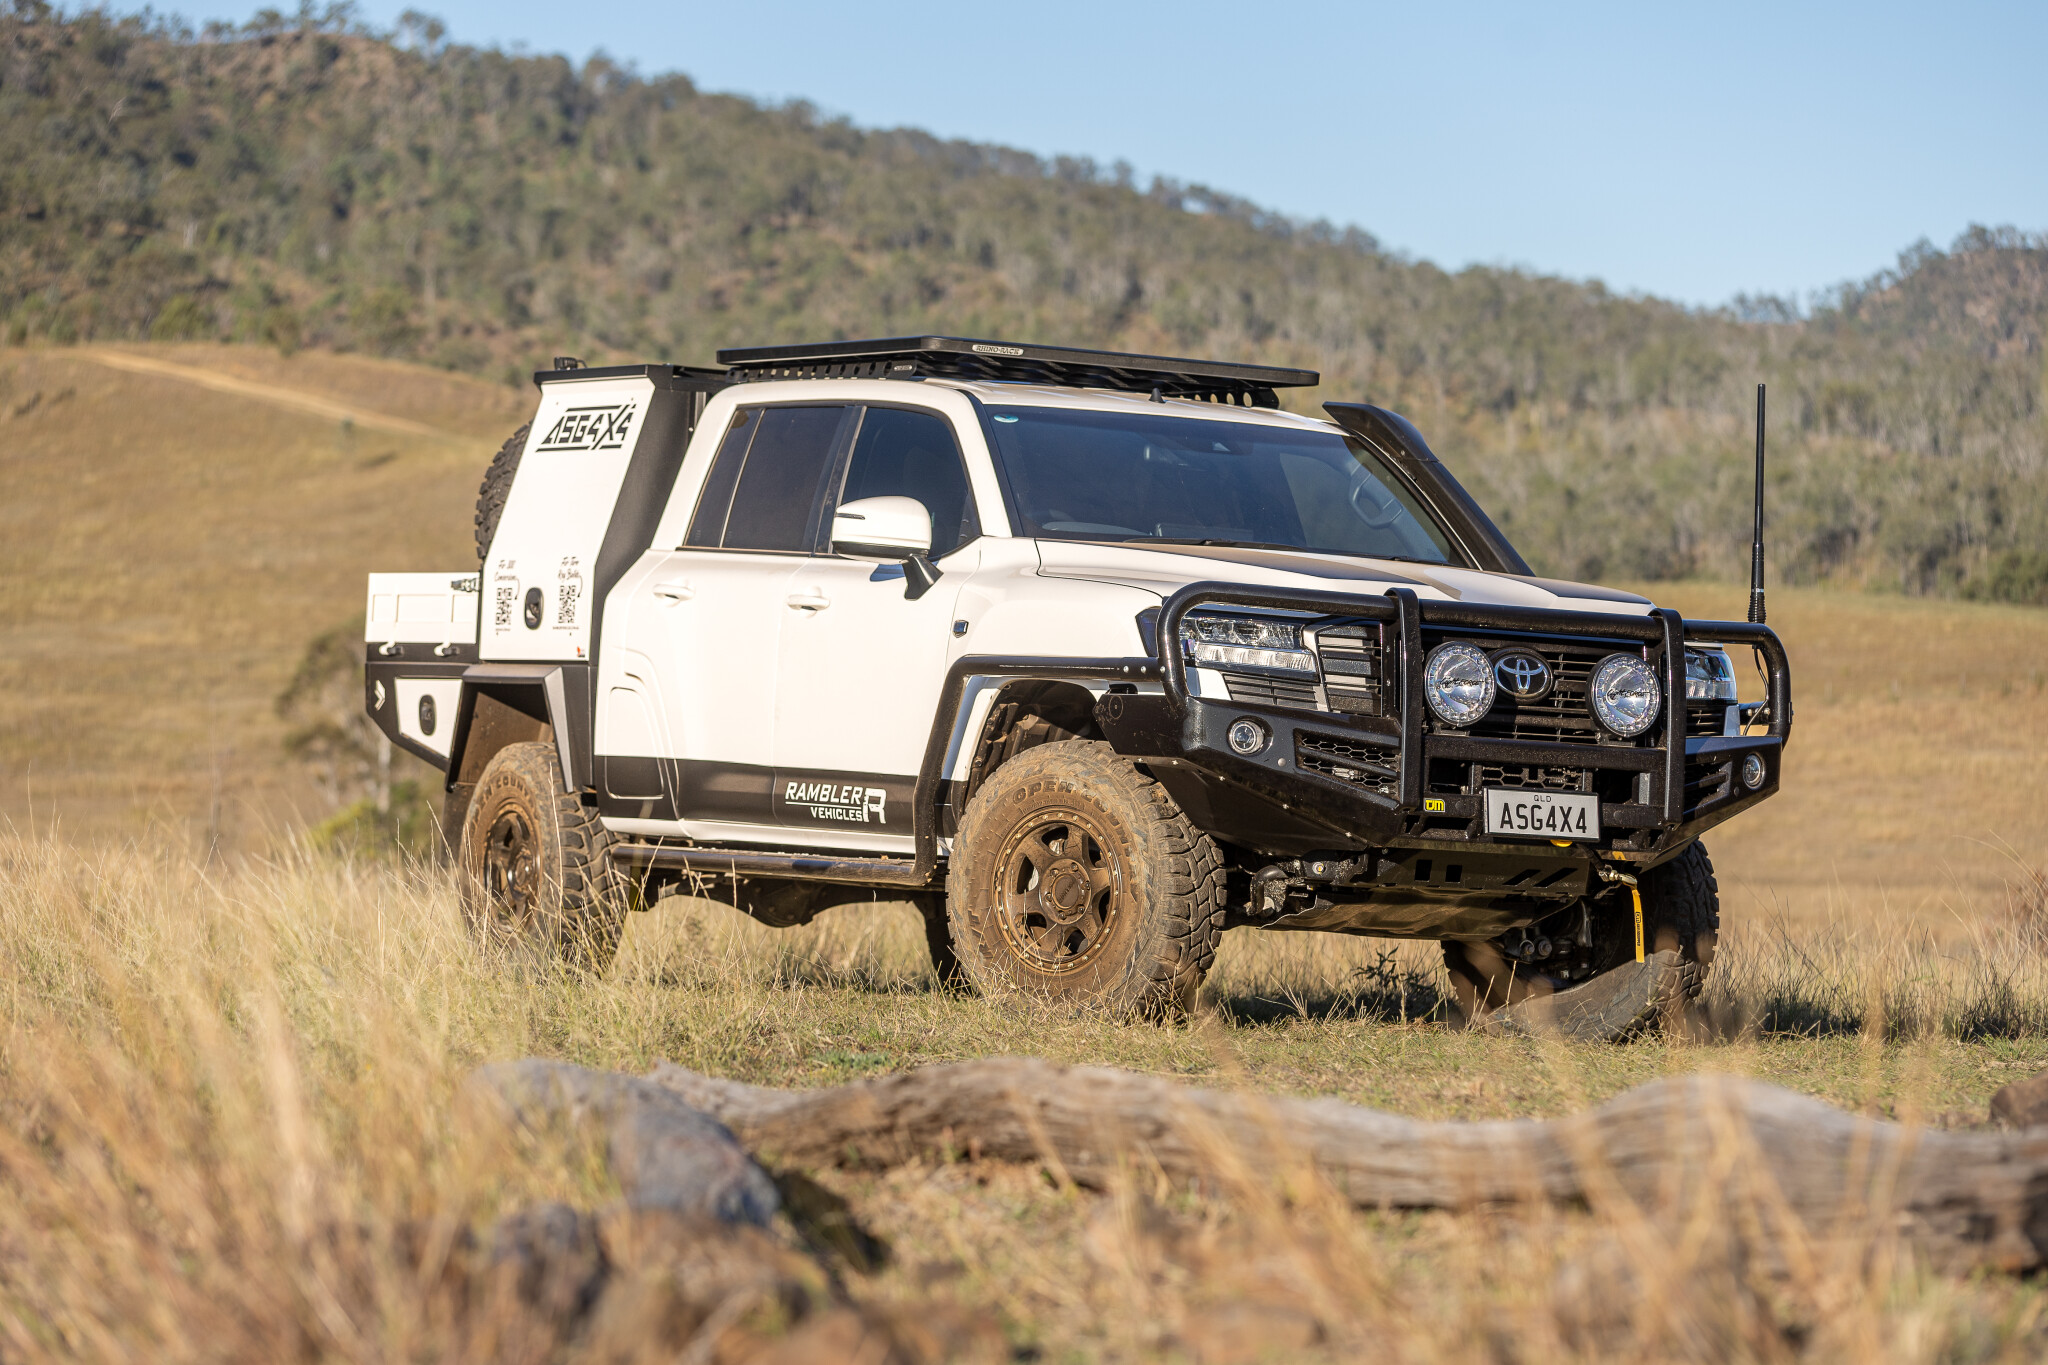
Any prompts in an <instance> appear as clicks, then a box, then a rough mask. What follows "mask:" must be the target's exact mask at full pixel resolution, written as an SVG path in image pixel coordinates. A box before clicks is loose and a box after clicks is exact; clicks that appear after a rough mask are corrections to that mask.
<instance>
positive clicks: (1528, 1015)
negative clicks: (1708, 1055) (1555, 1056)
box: [1479, 952, 1682, 1043]
mask: <svg viewBox="0 0 2048 1365" xmlns="http://www.w3.org/2000/svg"><path fill="white" fill-rule="evenodd" d="M1681 970H1682V969H1681V964H1680V962H1679V957H1678V954H1677V953H1675V952H1663V953H1652V954H1650V956H1649V957H1648V958H1646V959H1645V960H1643V961H1641V962H1628V963H1624V964H1622V965H1621V966H1619V967H1616V968H1614V969H1613V970H1612V971H1607V972H1602V973H1601V974H1600V975H1599V976H1596V977H1594V978H1593V979H1592V980H1591V981H1588V982H1586V983H1585V984H1584V985H1582V986H1574V987H1572V988H1571V989H1570V990H1565V991H1559V992H1557V993H1556V994H1555V995H1538V996H1531V997H1529V998H1528V999H1527V1000H1523V1001H1521V1002H1520V1003H1518V1004H1513V1005H1508V1006H1505V1007H1504V1008H1501V1009H1497V1010H1495V1011H1494V1012H1493V1013H1492V1014H1490V1015H1488V1016H1487V1017H1486V1018H1485V1019H1484V1020H1483V1021H1481V1023H1480V1024H1479V1028H1480V1029H1481V1030H1482V1031H1483V1032H1487V1033H1504V1034H1507V1035H1510V1036H1512V1037H1518V1038H1564V1039H1568V1040H1570V1041H1572V1042H1581V1043H1595V1042H1620V1041H1621V1040H1622V1039H1625V1038H1630V1037H1633V1036H1634V1035H1635V1034H1637V1033H1640V1032H1642V1031H1643V1030H1644V1029H1646V1028H1648V1027H1650V1026H1651V1025H1652V1024H1654V1023H1656V1022H1657V1020H1658V1018H1659V1016H1661V1015H1662V1014H1663V1012H1664V1010H1665V1007H1666V1005H1667V1003H1668V1002H1669V1001H1671V1000H1672V999H1674V998H1676V994H1677V991H1678V987H1679V984H1680V976H1681Z"/></svg>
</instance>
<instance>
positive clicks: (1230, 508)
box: [989, 407, 1455, 564]
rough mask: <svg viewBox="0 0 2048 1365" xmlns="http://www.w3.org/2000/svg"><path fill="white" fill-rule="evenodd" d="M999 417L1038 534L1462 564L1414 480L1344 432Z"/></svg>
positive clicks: (1004, 457) (1094, 417) (1178, 421)
mask: <svg viewBox="0 0 2048 1365" xmlns="http://www.w3.org/2000/svg"><path fill="white" fill-rule="evenodd" d="M989 415H990V419H991V420H990V429H991V430H992V431H993V432H994V433H995V443H996V452H997V458H998V459H999V460H1000V461H1001V463H1002V466H1003V472H1004V476H1005V479H1006V481H1007V483H1008V485H1009V488H1010V492H1011V495H1012V497H1013V498H1014V500H1015V502H1016V507H1015V508H1014V509H1013V510H1014V511H1015V512H1016V513H1018V514H1019V516H1018V520H1019V521H1020V522H1021V523H1022V532H1023V534H1025V535H1030V536H1041V537H1049V538H1052V539H1055V540H1106V541H1140V542H1142V541H1148V540H1149V541H1158V542H1162V543H1179V544H1202V543H1212V542H1213V543H1216V544H1231V545H1254V546H1270V547H1274V548H1286V549H1296V550H1315V551H1320V552H1323V553H1329V554H1346V555H1366V556H1371V557H1373V558H1379V559H1408V560H1417V561H1420V562H1422V563H1426V564H1449V563H1453V562H1455V558H1454V556H1453V554H1452V551H1451V548H1450V541H1449V539H1448V537H1446V536H1445V535H1444V533H1443V531H1442V529H1441V528H1440V527H1438V526H1437V525H1436V524H1435V522H1434V521H1432V520H1431V518H1430V516H1429V513H1428V511H1427V510H1426V509H1425V508H1424V507H1423V506H1422V505H1421V504H1420V503H1419V502H1417V501H1416V499H1415V497H1414V495H1413V494H1411V493H1410V492H1409V490H1408V488H1407V485H1405V484H1404V483H1402V482H1401V480H1400V479H1399V478H1397V477H1396V476H1395V475H1394V473H1393V472H1392V471H1391V470H1389V469H1388V468H1387V467H1386V466H1385V465H1384V464H1383V463H1382V462H1381V461H1380V458H1379V457H1378V456H1377V455H1375V454H1374V453H1373V452H1372V451H1370V450H1368V449H1367V448H1366V447H1364V446H1363V445H1361V444H1359V443H1357V442H1355V441H1352V440H1349V439H1347V438H1346V437H1344V436H1341V435H1339V434H1338V433H1336V432H1334V431H1310V430H1300V429H1294V428H1288V427H1280V426H1266V425H1263V424H1259V423H1252V422H1228V421H1211V420H1209V419H1207V418H1200V417H1175V416H1170V415H1167V414H1163V413H1162V414H1160V415H1159V416H1156V417H1155V416H1152V415H1151V414H1149V413H1121V412H1086V411H1074V410H1071V409H1061V408H1041V407H991V408H990V409H989Z"/></svg>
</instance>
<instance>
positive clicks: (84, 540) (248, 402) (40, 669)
mask: <svg viewBox="0 0 2048 1365" xmlns="http://www.w3.org/2000/svg"><path fill="white" fill-rule="evenodd" d="M125 354H146V356H147V358H149V359H151V360H154V361H156V362H158V363H160V364H161V363H167V364H169V365H170V366H172V367H176V368H180V369H184V370H187V371H189V372H190V373H192V374H194V375H196V376H199V377H202V378H204V377H207V376H214V377H219V378H226V379H234V380H240V381H242V382H243V383H245V384H250V385H252V386H253V387H254V392H251V391H244V392H239V393H223V392H220V391H218V390H216V389H212V388H207V387H203V386H202V385H201V384H200V383H197V382H194V380H193V379H192V378H187V377H174V375H172V374H146V373H145V374H137V373H133V372H131V371H128V370H123V369H116V368H113V367H112V366H110V365H108V364H106V363H103V362H102V361H101V360H100V359H98V358H96V353H95V352H93V351H90V350H83V349H76V350H61V351H49V350H44V351H27V352H25V351H19V350H16V351H7V352H4V353H0V487H4V488H5V489H6V496H5V497H0V584H4V588H5V590H4V593H0V638H4V639H5V640H6V642H7V648H6V649H5V650H4V651H0V690H4V693H5V695H6V696H7V699H8V708H7V724H5V725H4V726H0V772H4V774H5V777H4V786H0V811H4V812H5V814H6V816H7V817H8V818H10V819H12V820H14V821H16V822H17V823H18V824H24V825H25V824H26V822H27V820H28V817H29V815H30V812H31V810H33V812H34V814H35V819H36V823H37V825H38V826H39V827H42V828H48V827H49V825H50V822H52V821H53V820H54V821H56V822H57V823H58V824H59V825H60V826H61V827H62V828H64V829H66V830H69V831H70V832H72V833H75V834H78V835H80V836H88V835H103V834H115V833H130V834H132V833H136V832H139V830H140V829H141V827H142V826H143V825H145V824H146V823H148V822H149V821H151V820H158V821H162V822H164V823H167V824H168V825H170V826H171V828H172V829H174V830H176V831H177V832H178V833H179V834H180V835H181V837H185V838H188V839H190V840H191V841H192V842H193V843H194V844H195V845H196V846H197V847H200V848H202V849H203V848H205V847H208V846H210V845H212V844H213V843H214V842H215V841H216V840H224V841H225V843H226V845H227V846H228V847H229V848H242V849H247V848H252V847H256V846H260V845H261V844H262V843H263V842H264V839H265V836H266V834H267V833H270V832H281V831H283V830H284V829H287V828H291V827H293V826H295V825H296V824H298V823H299V821H300V819H301V818H303V817H312V816H316V815H323V814H325V813H326V810H325V809H324V808H323V798H322V795H321V793H319V792H317V791H316V790H314V788H313V787H312V785H311V782H310V774H308V773H304V772H301V771H298V770H297V769H296V768H294V767H293V766H292V765H289V764H287V763H286V761H285V757H284V752H283V747H282V741H283V737H284V733H285V726H284V723H283V721H282V720H281V719H280V718H279V717H278V716H277V715H276V714H275V712H274V710H273V706H272V703H273V699H274V698H275V697H276V696H277V694H278V693H279V691H280V690H281V689H282V688H283V687H284V686H285V684H286V682H287V681H288V680H289V679H290V677H291V675H292V669H293V667H294V665H295V664H296V663H297V662H298V660H299V658H300V656H301V654H302V653H303V652H304V650H305V648H306V646H307V644H308V642H309V641H310V640H311V639H312V638H313V637H314V636H316V635H318V634H320V633H321V632H323V631H326V630H329V629H331V628H333V627H336V626H339V625H342V624H344V623H346V622H347V621H348V620H349V618H350V617H351V615H352V614H355V613H360V612H361V610H362V596H363V586H362V582H363V575H364V574H365V573H367V572H368V571H369V570H370V569H372V568H377V567H385V568H389V567H401V568H405V567H418V568H432V567H437V566H443V565H446V566H452V567H456V568H461V567H464V566H467V565H472V564H474V563H475V561H476V550H475V546H474V543H473V541H472V540H471V538H470V508H471V504H472V503H473V502H474V500H475V497H476V481H477V475H478V471H479V470H480V469H481V468H482V465H483V463H484V461H485V460H487V459H488V458H489V455H490V452H491V450H493V449H495V447H496V445H497V443H498V442H499V441H502V440H503V439H504V436H505V434H506V433H507V432H509V430H510V429H511V428H512V427H514V426H516V425H517V424H518V423H519V422H520V421H521V420H523V417H524V414H523V412H522V410H521V409H522V405H523V403H524V399H523V397H522V396H521V395H519V394H517V393H515V392H513V391H512V390H510V389H507V388H505V387H503V386H501V385H496V384H486V383H483V382H480V381H478V380H474V379H469V378H466V377H463V376H459V375H451V374H445V373H441V372H437V371H433V370H426V369H422V368H419V367H416V366H410V365H403V364H399V363H397V362H394V361H385V360H371V359H365V358H361V357H337V356H326V355H317V354H312V353H302V354H300V355H297V356H294V357H293V358H291V359H289V360H286V359H282V358H280V357H279V356H278V355H277V354H276V353H275V352H274V351H266V350H260V349H256V348H227V347H220V346H203V347H199V346H192V347H177V346H153V347H146V348H131V349H130V351H128V352H126V353H125ZM115 358H116V359H119V358H121V357H120V356H116V357H115ZM265 388H272V389H277V390H280V391H281V392H279V393H278V394H277V396H276V397H275V398H265V397H261V396H255V392H260V391H261V390H262V389H265ZM300 396H304V397H306V398H311V399H313V400H316V401H320V400H324V401H326V402H329V403H332V404H334V405H336V406H337V407H340V408H342V409H351V408H353V409H355V410H359V411H363V412H365V413H382V414H386V415H390V416H394V417H397V418H400V419H402V424H421V425H423V426H424V427H426V428H428V429H430V430H433V431H436V432H439V433H442V434H439V435H433V436H420V435H410V434H398V433H394V432H391V431H387V430H380V429H378V428H377V427H376V426H373V425H369V424H368V423H364V422H344V421H340V420H334V419H331V418H326V417H319V416H314V415H311V414H309V413H307V412H305V411H302V410H300V409H299V408H296V407H293V406H288V405H287V404H288V403H290V402H291V401H292V400H293V399H295V398H298V397H300ZM373 405H374V406H373Z"/></svg>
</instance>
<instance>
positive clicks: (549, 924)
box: [456, 744, 631, 971]
mask: <svg viewBox="0 0 2048 1365" xmlns="http://www.w3.org/2000/svg"><path fill="white" fill-rule="evenodd" d="M610 855H611V835H610V834H609V833H608V832H607V831H606V830H605V828H604V826H603V825H602V824H601V823H599V821H598V818H597V812H596V811H594V810H590V809H588V808H586V807H585V806H584V805H583V803H582V801H581V800H580V799H579V798H578V797H577V795H576V794H575V793H573V792H567V791H564V790H562V780H561V767H560V761H559V759H558V758H557V756H556V754H555V749H554V746H553V745H551V744H508V745H506V746H505V747H504V748H503V749H500V750H499V751H498V752H497V754H496V756H494V757H493V758H492V759H491V761H490V763H489V765H488V766H486V767H485V768H484V771H483V776H482V777H480V778H479V779H478V780H477V784H476V791H475V792H474V793H473V794H472V795H471V797H470V799H469V809H468V812H467V814H466V815H465V817H464V819H463V822H462V838H461V846H460V850H459V852H458V855H457V862H456V875H457V879H458V881H459V883H460V887H461V893H462V908H463V912H464V914H465V915H466V916H467V917H468V920H469V924H470V928H471V930H472V931H474V932H475V933H476V935H477V936H478V937H479V938H481V939H483V940H485V941H487V942H516V943H524V944H527V945H528V946H530V947H532V948H534V949H536V950H538V951H540V952H543V953H546V954H548V955H550V956H554V957H559V958H560V959H561V960H563V961H564V962H568V963H570V964H572V965H574V966H578V967H582V968H585V969H587V970H590V971H603V970H604V969H605V968H606V967H608V966H610V965H611V961H612V958H613V957H614V956H615V955H616V954H617V952H618V947H619V935H620V933H621V932H622V931H623V929H624V927H625V917H626V910H627V907H628V905H629V903H630V899H631V897H630V886H629V884H628V882H627V880H626V878H625V877H624V876H623V875H622V874H621V873H620V872H619V870H618V868H617V867H616V866H615V865H614V864H613V863H612V860H611V856H610Z"/></svg>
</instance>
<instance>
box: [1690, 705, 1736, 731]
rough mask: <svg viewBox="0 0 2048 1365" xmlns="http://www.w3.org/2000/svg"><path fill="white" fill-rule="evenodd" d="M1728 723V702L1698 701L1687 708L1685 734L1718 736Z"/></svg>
mask: <svg viewBox="0 0 2048 1365" xmlns="http://www.w3.org/2000/svg"><path fill="white" fill-rule="evenodd" d="M1727 723H1728V703H1726V702H1721V701H1705V702H1701V701H1696V702H1693V703H1692V704H1691V705H1689V706H1687V707H1686V708H1685V732H1686V733H1687V734H1688V735H1718V734H1720V733H1721V730H1722V727H1724V726H1725V725H1727Z"/></svg>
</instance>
